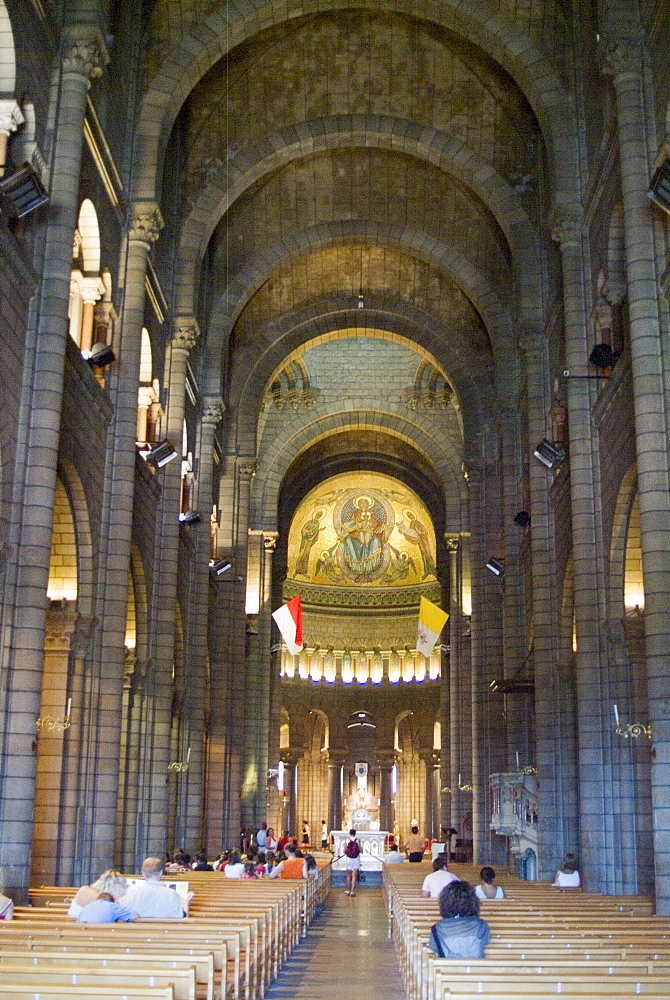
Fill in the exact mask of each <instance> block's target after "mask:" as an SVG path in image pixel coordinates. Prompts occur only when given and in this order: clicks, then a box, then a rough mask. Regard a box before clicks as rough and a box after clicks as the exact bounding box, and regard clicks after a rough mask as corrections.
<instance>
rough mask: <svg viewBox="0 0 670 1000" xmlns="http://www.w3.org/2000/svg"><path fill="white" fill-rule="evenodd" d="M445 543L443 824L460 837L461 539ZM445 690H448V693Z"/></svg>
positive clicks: (452, 537)
mask: <svg viewBox="0 0 670 1000" xmlns="http://www.w3.org/2000/svg"><path fill="white" fill-rule="evenodd" d="M444 539H445V541H446V543H447V551H448V553H449V673H448V674H447V675H446V676H443V696H442V705H443V708H444V706H445V703H446V706H447V707H448V715H447V713H446V712H444V713H443V718H444V720H445V722H446V725H445V724H443V726H442V786H443V787H445V788H450V789H451V791H450V792H445V793H443V794H445V795H448V796H449V799H448V805H449V809H448V815H447V816H446V817H445V821H444V824H443V825H445V826H447V827H452V826H453V827H454V828H456V829H458V830H459V835H460V821H461V816H460V793H459V791H458V772H459V768H460V759H461V757H460V746H459V740H458V734H459V730H460V726H459V711H460V704H461V699H460V675H461V670H460V667H461V653H462V649H461V640H462V632H463V620H462V619H463V615H462V603H461V602H462V586H461V584H462V580H461V573H460V559H459V555H460V544H461V543H460V535H458V534H446V535H445V536H444ZM445 689H446V690H445Z"/></svg>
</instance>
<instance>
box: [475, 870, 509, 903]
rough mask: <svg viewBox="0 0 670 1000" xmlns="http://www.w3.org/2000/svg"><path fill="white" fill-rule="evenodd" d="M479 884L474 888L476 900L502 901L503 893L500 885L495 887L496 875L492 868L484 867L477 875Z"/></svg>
mask: <svg viewBox="0 0 670 1000" xmlns="http://www.w3.org/2000/svg"><path fill="white" fill-rule="evenodd" d="M479 877H480V879H481V883H480V885H478V886H475V896H476V897H477V899H504V898H505V892H504V890H503V887H502V886H501V885H496V884H495V883H496V873H495V871H494V870H493V868H489V866H488V865H484V867H483V868H482V870H481V871H480V873H479Z"/></svg>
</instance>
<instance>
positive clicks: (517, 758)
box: [516, 750, 519, 771]
mask: <svg viewBox="0 0 670 1000" xmlns="http://www.w3.org/2000/svg"><path fill="white" fill-rule="evenodd" d="M516 769H517V771H518V770H519V751H518V750H517V752H516Z"/></svg>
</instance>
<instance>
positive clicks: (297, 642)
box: [272, 594, 302, 656]
mask: <svg viewBox="0 0 670 1000" xmlns="http://www.w3.org/2000/svg"><path fill="white" fill-rule="evenodd" d="M272 617H273V618H274V620H275V621H276V623H277V628H278V629H279V631H280V632H281V637H282V639H283V640H284V642H285V643H286V648H287V649H288V651H289V653H290V654H291V656H297V655H298V653H299V652H300V651H301V650H302V608H301V607H300V594H298V596H297V597H292V598H291V600H290V601H287V602H286V604H282V606H281V608H277V610H276V611H273V612H272Z"/></svg>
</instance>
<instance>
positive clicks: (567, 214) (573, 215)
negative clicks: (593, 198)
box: [549, 203, 584, 247]
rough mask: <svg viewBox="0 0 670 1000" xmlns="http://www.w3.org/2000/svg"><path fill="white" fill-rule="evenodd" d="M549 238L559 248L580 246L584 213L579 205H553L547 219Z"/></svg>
mask: <svg viewBox="0 0 670 1000" xmlns="http://www.w3.org/2000/svg"><path fill="white" fill-rule="evenodd" d="M549 225H550V226H551V238H552V240H554V242H555V243H558V244H559V245H560V246H561V247H564V246H572V245H581V241H582V234H583V232H584V213H583V211H582V209H581V206H580V205H576V204H574V203H573V204H569V203H568V204H565V205H554V208H553V209H552V212H551V215H550V217H549Z"/></svg>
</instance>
